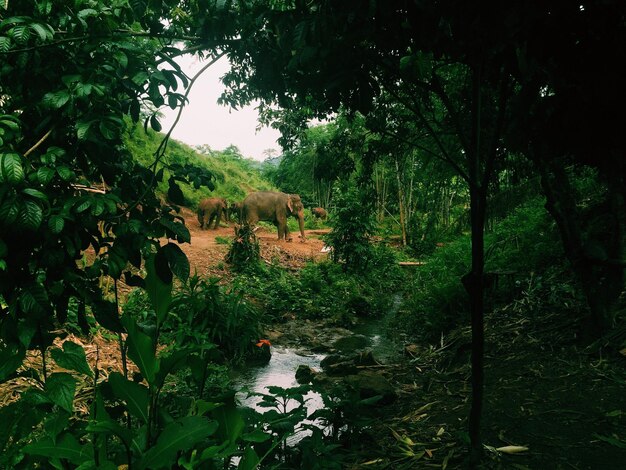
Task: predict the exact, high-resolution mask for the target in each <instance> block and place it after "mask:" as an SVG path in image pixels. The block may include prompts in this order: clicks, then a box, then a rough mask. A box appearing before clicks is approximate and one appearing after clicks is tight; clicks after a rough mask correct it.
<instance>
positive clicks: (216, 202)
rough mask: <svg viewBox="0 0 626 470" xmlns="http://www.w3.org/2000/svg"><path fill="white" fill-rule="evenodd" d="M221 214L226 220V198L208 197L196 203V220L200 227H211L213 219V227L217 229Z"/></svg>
mask: <svg viewBox="0 0 626 470" xmlns="http://www.w3.org/2000/svg"><path fill="white" fill-rule="evenodd" d="M222 214H224V219H226V220H227V221H228V202H227V201H226V199H222V198H219V197H210V198H207V199H202V200H201V201H200V202H199V203H198V222H199V223H200V228H201V229H204V228H205V227H206V228H211V224H212V223H213V220H215V227H214V228H216V229H217V228H218V227H219V226H220V219H221V218H222Z"/></svg>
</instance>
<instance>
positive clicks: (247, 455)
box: [237, 446, 261, 470]
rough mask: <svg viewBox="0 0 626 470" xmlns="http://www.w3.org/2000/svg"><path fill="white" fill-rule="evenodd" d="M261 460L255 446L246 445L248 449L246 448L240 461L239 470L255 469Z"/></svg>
mask: <svg viewBox="0 0 626 470" xmlns="http://www.w3.org/2000/svg"><path fill="white" fill-rule="evenodd" d="M260 462H261V459H259V456H258V455H257V453H256V452H255V450H254V448H253V447H252V446H248V447H246V450H244V452H243V457H242V458H241V460H240V461H239V465H237V468H238V469H239V470H255V469H256V468H257V466H258V465H259V463H260Z"/></svg>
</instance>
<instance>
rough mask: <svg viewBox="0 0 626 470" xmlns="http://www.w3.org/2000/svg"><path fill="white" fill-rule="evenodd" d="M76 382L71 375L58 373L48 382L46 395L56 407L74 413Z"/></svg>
mask: <svg viewBox="0 0 626 470" xmlns="http://www.w3.org/2000/svg"><path fill="white" fill-rule="evenodd" d="M75 393H76V380H75V379H74V377H72V375H71V374H67V373H65V372H57V373H54V374H52V375H50V377H48V379H47V380H46V394H47V396H48V398H50V400H52V402H53V403H54V404H55V405H58V406H59V407H61V408H62V409H64V410H65V411H68V412H69V413H72V411H73V409H74V394H75Z"/></svg>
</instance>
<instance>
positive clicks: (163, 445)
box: [139, 416, 218, 469]
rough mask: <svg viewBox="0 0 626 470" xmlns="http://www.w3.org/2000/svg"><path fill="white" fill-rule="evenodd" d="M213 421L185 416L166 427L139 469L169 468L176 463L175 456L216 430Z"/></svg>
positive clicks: (141, 462) (215, 424)
mask: <svg viewBox="0 0 626 470" xmlns="http://www.w3.org/2000/svg"><path fill="white" fill-rule="evenodd" d="M217 427H218V425H217V423H216V422H215V421H208V420H207V419H206V418H203V417H201V416H186V417H184V418H181V419H179V420H176V421H174V422H173V423H171V424H169V425H168V426H166V428H165V429H164V430H163V432H162V433H161V435H160V436H159V439H158V440H157V443H156V445H155V446H154V447H152V448H151V449H150V450H148V452H146V454H145V456H144V458H143V459H142V460H141V461H140V463H139V467H140V468H154V469H158V468H164V467H165V468H170V467H172V466H173V464H175V463H176V454H177V453H178V452H180V451H183V450H187V449H191V448H192V447H193V446H194V445H196V444H198V443H199V442H202V441H203V440H205V439H206V438H207V437H209V436H211V435H212V434H213V433H214V432H215V431H216V430H217Z"/></svg>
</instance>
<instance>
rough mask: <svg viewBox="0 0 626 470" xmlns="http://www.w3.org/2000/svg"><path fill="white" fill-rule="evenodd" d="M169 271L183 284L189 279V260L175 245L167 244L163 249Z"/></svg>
mask: <svg viewBox="0 0 626 470" xmlns="http://www.w3.org/2000/svg"><path fill="white" fill-rule="evenodd" d="M163 252H164V253H165V257H166V258H167V262H168V264H169V266H170V269H171V270H172V272H173V273H174V275H175V276H176V277H178V278H179V279H180V280H181V281H183V282H185V281H186V280H187V279H188V278H189V272H190V267H189V259H187V255H186V254H185V253H184V252H183V250H181V249H180V246H178V245H177V244H175V243H168V244H166V245H165V246H164V247H163Z"/></svg>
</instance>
